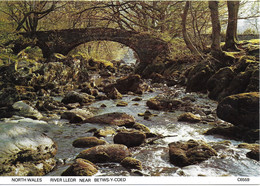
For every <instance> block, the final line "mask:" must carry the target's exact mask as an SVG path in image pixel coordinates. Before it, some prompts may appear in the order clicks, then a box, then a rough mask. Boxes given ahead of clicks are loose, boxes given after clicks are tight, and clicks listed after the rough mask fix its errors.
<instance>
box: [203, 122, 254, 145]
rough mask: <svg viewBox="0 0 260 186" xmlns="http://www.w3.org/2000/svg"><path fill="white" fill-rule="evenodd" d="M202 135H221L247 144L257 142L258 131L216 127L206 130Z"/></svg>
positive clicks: (233, 127) (234, 127)
mask: <svg viewBox="0 0 260 186" xmlns="http://www.w3.org/2000/svg"><path fill="white" fill-rule="evenodd" d="M204 134H205V135H221V136H223V137H226V138H229V139H234V140H243V141H245V142H248V143H254V142H256V141H258V140H259V129H248V128H244V127H237V126H231V127H226V126H218V127H214V128H212V129H209V130H207V131H206V132H205V133H204Z"/></svg>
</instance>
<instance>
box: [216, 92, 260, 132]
mask: <svg viewBox="0 0 260 186" xmlns="http://www.w3.org/2000/svg"><path fill="white" fill-rule="evenodd" d="M217 116H218V117H219V118H220V119H223V120H224V121H227V122H230V123H232V124H234V125H237V126H244V127H247V128H252V129H259V92H250V93H242V94H236V95H232V96H228V97H226V98H224V99H223V100H222V101H221V102H220V103H219V105H218V107H217Z"/></svg>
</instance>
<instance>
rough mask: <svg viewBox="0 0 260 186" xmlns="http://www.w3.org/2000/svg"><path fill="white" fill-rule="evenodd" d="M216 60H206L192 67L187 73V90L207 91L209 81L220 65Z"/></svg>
mask: <svg viewBox="0 0 260 186" xmlns="http://www.w3.org/2000/svg"><path fill="white" fill-rule="evenodd" d="M216 64H217V63H216V62H211V61H204V62H202V63H199V64H196V65H194V66H193V67H191V68H190V69H189V71H188V73H187V87H186V90H187V92H205V91H206V90H207V81H208V80H209V78H210V77H211V76H212V75H214V74H215V72H216V70H218V69H219V66H218V65H216Z"/></svg>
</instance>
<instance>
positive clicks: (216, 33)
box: [209, 1, 223, 58]
mask: <svg viewBox="0 0 260 186" xmlns="http://www.w3.org/2000/svg"><path fill="white" fill-rule="evenodd" d="M209 9H210V14H211V22H212V44H211V54H212V56H213V57H215V58H219V57H220V56H222V54H223V52H222V50H221V47H220V39H221V35H220V32H221V27H220V21H219V14H218V1H209Z"/></svg>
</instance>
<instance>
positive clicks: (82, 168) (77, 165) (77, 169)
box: [61, 158, 98, 176]
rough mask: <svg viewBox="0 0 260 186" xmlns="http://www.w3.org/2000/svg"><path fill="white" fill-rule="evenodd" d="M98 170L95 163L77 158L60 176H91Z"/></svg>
mask: <svg viewBox="0 0 260 186" xmlns="http://www.w3.org/2000/svg"><path fill="white" fill-rule="evenodd" d="M97 172H98V168H97V166H96V165H95V164H93V163H92V162H90V161H88V160H84V159H81V158H78V159H76V160H75V161H74V163H73V164H72V165H71V166H70V167H69V168H68V169H66V170H65V171H64V172H63V173H62V174H61V175H62V176H93V175H95V174H96V173H97Z"/></svg>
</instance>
